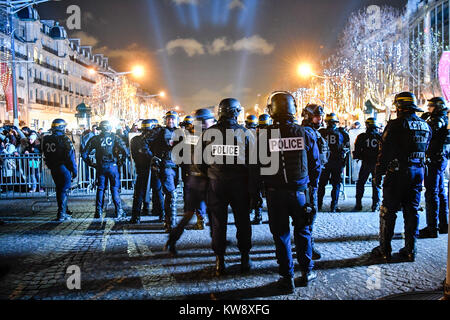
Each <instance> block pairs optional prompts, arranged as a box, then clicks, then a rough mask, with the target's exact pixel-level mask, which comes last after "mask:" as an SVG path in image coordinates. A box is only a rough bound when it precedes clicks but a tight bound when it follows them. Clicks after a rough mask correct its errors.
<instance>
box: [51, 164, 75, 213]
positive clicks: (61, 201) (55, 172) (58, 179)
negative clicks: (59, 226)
mask: <svg viewBox="0 0 450 320" xmlns="http://www.w3.org/2000/svg"><path fill="white" fill-rule="evenodd" d="M50 171H51V173H52V178H53V181H54V182H55V186H56V201H57V203H58V217H60V215H61V214H66V213H67V193H68V191H69V189H70V185H71V181H72V174H71V172H70V171H69V170H68V169H67V168H66V166H65V165H59V166H57V167H55V168H52V169H51V170H50Z"/></svg>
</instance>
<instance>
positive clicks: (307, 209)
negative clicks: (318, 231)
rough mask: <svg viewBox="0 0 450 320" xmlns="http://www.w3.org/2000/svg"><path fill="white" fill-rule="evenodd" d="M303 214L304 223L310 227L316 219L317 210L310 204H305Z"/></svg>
mask: <svg viewBox="0 0 450 320" xmlns="http://www.w3.org/2000/svg"><path fill="white" fill-rule="evenodd" d="M303 213H304V215H305V222H306V225H307V226H312V224H313V223H314V219H315V218H316V214H317V210H316V208H315V207H314V206H313V205H312V204H309V203H307V204H305V206H304V207H303Z"/></svg>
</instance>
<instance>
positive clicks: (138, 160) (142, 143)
mask: <svg viewBox="0 0 450 320" xmlns="http://www.w3.org/2000/svg"><path fill="white" fill-rule="evenodd" d="M152 134H153V132H152V131H146V132H145V133H142V134H141V135H139V136H135V137H133V139H131V142H130V151H131V156H132V157H133V160H134V163H135V165H136V171H137V172H140V171H147V172H148V171H149V170H150V165H151V161H152V152H151V151H150V139H151V136H152Z"/></svg>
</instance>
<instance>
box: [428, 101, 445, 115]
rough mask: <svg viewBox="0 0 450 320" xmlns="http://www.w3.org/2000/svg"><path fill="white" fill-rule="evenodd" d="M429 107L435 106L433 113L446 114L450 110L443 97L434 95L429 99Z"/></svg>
mask: <svg viewBox="0 0 450 320" xmlns="http://www.w3.org/2000/svg"><path fill="white" fill-rule="evenodd" d="M428 107H429V108H430V107H431V108H434V109H433V112H431V114H432V115H438V116H445V115H446V114H447V112H448V107H447V103H446V102H445V100H444V98H442V97H434V98H432V99H430V100H428Z"/></svg>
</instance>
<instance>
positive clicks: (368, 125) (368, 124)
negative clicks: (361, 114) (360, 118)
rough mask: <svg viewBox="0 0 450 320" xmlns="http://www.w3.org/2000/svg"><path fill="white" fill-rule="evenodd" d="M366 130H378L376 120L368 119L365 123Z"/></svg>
mask: <svg viewBox="0 0 450 320" xmlns="http://www.w3.org/2000/svg"><path fill="white" fill-rule="evenodd" d="M365 124H366V128H367V129H379V128H380V126H379V125H378V123H377V119H375V118H368V119H367V120H366V122H365Z"/></svg>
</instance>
